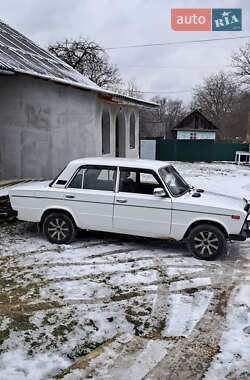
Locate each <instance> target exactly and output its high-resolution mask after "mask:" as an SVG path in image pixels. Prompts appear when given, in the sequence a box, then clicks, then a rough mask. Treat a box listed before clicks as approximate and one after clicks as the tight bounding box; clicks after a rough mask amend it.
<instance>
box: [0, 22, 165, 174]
mask: <svg viewBox="0 0 250 380" xmlns="http://www.w3.org/2000/svg"><path fill="white" fill-rule="evenodd" d="M142 107H150V108H151V107H153V108H156V107H158V106H157V104H154V103H150V102H147V101H144V100H141V99H135V98H132V97H129V96H124V95H121V94H118V93H115V92H112V91H108V90H105V89H103V88H101V87H99V86H97V85H96V84H95V83H93V82H92V81H90V80H89V79H88V78H86V77H85V76H83V75H81V74H80V73H78V72H77V71H76V70H74V69H73V68H72V67H70V66H69V65H67V64H66V63H65V62H63V61H61V60H60V59H58V58H57V57H54V56H53V55H51V54H50V53H49V52H48V51H46V50H45V49H42V48H40V47H39V46H37V45H36V44H35V43H33V42H32V41H31V40H29V39H28V38H26V37H25V36H23V35H22V34H21V33H19V32H18V31H16V30H14V29H12V28H11V27H10V26H8V25H7V24H5V23H4V22H1V21H0V179H10V178H51V177H53V176H55V175H56V173H58V171H60V170H61V169H62V168H63V167H64V166H65V165H66V164H67V163H68V162H69V161H70V160H73V159H75V158H78V157H88V156H102V155H103V156H119V157H131V158H132V157H135V158H136V157H138V156H139V110H140V109H141V108H142Z"/></svg>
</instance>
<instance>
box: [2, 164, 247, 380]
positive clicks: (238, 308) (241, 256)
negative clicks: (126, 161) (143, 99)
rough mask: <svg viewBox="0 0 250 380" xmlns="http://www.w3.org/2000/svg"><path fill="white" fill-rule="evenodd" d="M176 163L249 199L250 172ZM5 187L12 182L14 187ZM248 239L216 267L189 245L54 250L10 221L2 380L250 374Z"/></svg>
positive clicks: (104, 238)
mask: <svg viewBox="0 0 250 380" xmlns="http://www.w3.org/2000/svg"><path fill="white" fill-rule="evenodd" d="M175 166H176V167H177V169H178V170H179V171H180V172H181V173H182V174H183V176H184V177H185V178H186V179H187V181H188V182H189V183H190V184H192V185H194V186H197V187H199V188H204V189H208V190H213V191H219V192H222V193H228V194H234V195H240V196H244V197H246V198H248V199H250V168H248V167H237V166H235V165H233V164H217V163H214V164H205V163H204V164H202V163H201V164H189V163H176V164H175ZM4 191H6V189H5V190H4ZM249 255H250V242H243V243H231V244H229V254H228V256H226V257H221V258H220V259H219V260H217V261H215V262H204V261H199V260H196V259H194V258H193V257H192V256H190V254H189V253H188V252H187V250H186V248H185V246H182V245H180V244H175V243H166V242H164V241H158V240H155V241H154V240H150V239H144V238H133V237H122V236H117V235H112V234H103V233H94V232H92V233H88V234H86V235H85V233H82V234H81V235H80V236H79V238H78V240H77V241H75V242H74V243H73V244H72V245H70V246H60V247H58V246H53V245H51V244H49V243H48V242H47V241H46V240H45V239H43V237H42V236H41V235H40V234H39V233H38V232H37V231H36V228H35V226H33V225H30V224H27V223H15V224H2V225H0V262H1V265H0V378H1V379H4V380H16V379H18V380H24V379H25V380H26V379H27V380H29V379H32V380H45V379H52V378H56V379H60V378H61V379H65V380H77V379H81V380H82V379H87V378H93V379H98V380H99V379H101V380H102V379H103V380H104V379H110V380H118V379H119V380H120V379H124V380H125V379H126V380H142V379H154V380H155V379H171V380H173V379H176V380H177V379H200V378H205V379H206V380H217V379H220V380H221V379H232V380H233V379H250V356H249V352H250V301H249V300H250V298H249V292H250V259H249V258H250V256H249Z"/></svg>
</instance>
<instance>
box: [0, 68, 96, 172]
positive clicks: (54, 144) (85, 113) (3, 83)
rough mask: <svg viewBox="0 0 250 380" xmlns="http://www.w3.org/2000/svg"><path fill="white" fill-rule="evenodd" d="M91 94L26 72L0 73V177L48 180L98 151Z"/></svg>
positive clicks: (92, 96)
mask: <svg viewBox="0 0 250 380" xmlns="http://www.w3.org/2000/svg"><path fill="white" fill-rule="evenodd" d="M96 115H97V102H96V96H95V94H94V93H91V92H87V91H82V90H78V89H75V88H72V87H70V86H65V85H60V84H55V83H53V82H49V81H45V80H42V79H36V78H32V77H28V76H25V75H12V76H6V75H2V76H0V179H3V178H5V179H9V178H28V177H32V178H34V177H35V178H52V177H53V176H55V175H56V174H57V172H58V171H59V170H61V169H62V168H63V167H64V166H65V165H66V164H67V163H68V162H69V161H70V160H72V159H74V158H79V157H86V156H95V155H99V154H100V153H99V145H100V138H99V124H98V120H97V119H96Z"/></svg>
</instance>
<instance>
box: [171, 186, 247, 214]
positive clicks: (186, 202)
mask: <svg viewBox="0 0 250 380" xmlns="http://www.w3.org/2000/svg"><path fill="white" fill-rule="evenodd" d="M195 192H196V191H195V190H192V191H191V192H189V193H186V194H185V195H184V196H182V197H180V198H175V199H174V200H173V208H176V209H182V210H183V209H184V210H186V209H188V208H189V210H190V208H191V210H192V209H193V210H194V211H202V212H206V211H209V212H212V213H218V214H229V213H231V212H244V208H245V206H246V201H245V200H244V199H243V198H239V197H234V196H230V195H224V194H220V193H215V192H211V191H204V193H200V197H199V198H196V197H194V196H193V195H194V193H195Z"/></svg>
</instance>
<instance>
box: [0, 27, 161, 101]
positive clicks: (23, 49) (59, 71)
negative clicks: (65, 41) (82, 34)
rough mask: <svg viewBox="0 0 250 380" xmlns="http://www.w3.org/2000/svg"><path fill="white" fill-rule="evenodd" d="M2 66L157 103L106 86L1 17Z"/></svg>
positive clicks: (13, 70)
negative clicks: (41, 45)
mask: <svg viewBox="0 0 250 380" xmlns="http://www.w3.org/2000/svg"><path fill="white" fill-rule="evenodd" d="M0 70H1V71H3V72H4V71H6V72H15V73H21V74H26V75H32V76H35V77H39V78H44V79H49V80H52V81H54V82H59V83H62V84H68V85H71V86H75V87H78V88H82V89H88V90H91V91H95V92H99V93H103V94H107V95H111V96H114V97H118V98H121V99H124V100H127V101H129V102H131V103H137V104H141V105H145V106H156V105H155V104H154V103H150V102H146V101H144V100H141V99H135V98H131V97H129V96H124V95H120V94H118V93H114V92H112V91H108V90H105V89H103V88H101V87H99V86H98V85H97V84H95V83H94V82H92V81H91V80H90V79H88V78H87V77H86V76H84V75H82V74H80V73H79V72H78V71H77V70H75V69H73V68H72V67H71V66H69V65H67V64H66V63H65V62H64V61H62V60H60V59H59V58H57V57H55V56H54V55H52V54H50V53H49V52H48V51H46V50H45V49H42V48H40V47H39V46H38V45H36V44H35V43H34V42H33V41H31V40H30V39H28V38H27V37H25V36H24V35H22V34H21V33H19V32H18V31H16V30H15V29H13V28H11V27H10V26H9V25H7V24H6V23H4V22H3V21H1V20H0Z"/></svg>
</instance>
